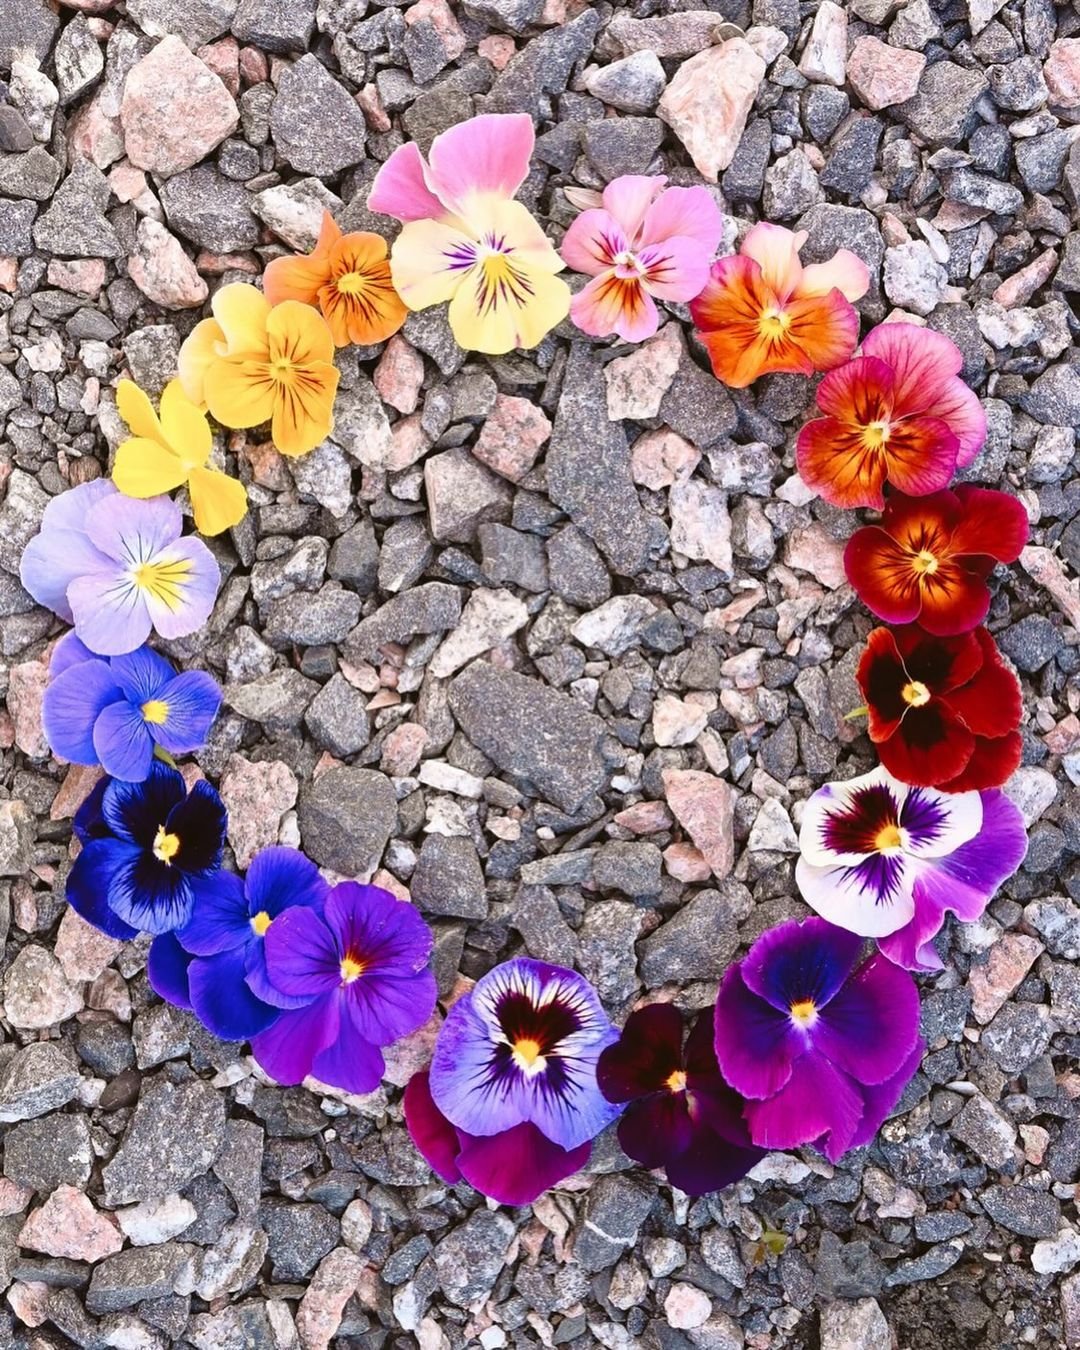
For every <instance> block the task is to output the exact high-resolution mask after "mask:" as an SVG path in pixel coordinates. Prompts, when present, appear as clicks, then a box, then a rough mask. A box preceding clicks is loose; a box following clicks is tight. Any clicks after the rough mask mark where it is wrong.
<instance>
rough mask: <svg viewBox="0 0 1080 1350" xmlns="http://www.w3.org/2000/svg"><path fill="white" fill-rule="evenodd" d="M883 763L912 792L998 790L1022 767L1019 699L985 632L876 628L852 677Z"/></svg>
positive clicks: (1014, 683) (1010, 674)
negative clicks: (936, 632) (937, 632)
mask: <svg viewBox="0 0 1080 1350" xmlns="http://www.w3.org/2000/svg"><path fill="white" fill-rule="evenodd" d="M856 678H857V679H858V682H859V686H860V688H861V689H862V692H863V697H864V698H865V699H866V706H867V710H868V714H869V727H868V730H869V733H870V739H871V740H872V741H873V742H874V744H875V745H876V746H877V751H878V755H879V756H880V758H881V762H882V764H884V765H885V767H886V768H887V769H888V770H889V772H890V773H891V774H893V775H894V776H895V777H896V778H899V779H900V780H901V782H904V783H910V784H911V785H912V786H913V787H936V788H941V789H942V791H944V792H969V791H972V790H979V791H981V790H982V789H984V788H992V787H1000V786H1001V784H1002V783H1004V782H1005V780H1006V779H1007V778H1008V777H1009V776H1010V775H1011V774H1012V773H1013V772H1014V771H1015V770H1016V769H1017V768H1018V767H1019V764H1020V750H1021V741H1020V733H1019V730H1018V728H1019V725H1020V719H1021V717H1022V715H1023V697H1022V695H1021V692H1020V684H1019V681H1018V680H1017V678H1016V676H1015V675H1014V674H1013V672H1012V671H1011V670H1010V669H1009V667H1008V666H1007V665H1006V664H1005V662H1004V661H1003V660H1002V657H1001V653H1000V652H999V651H998V649H997V644H996V643H995V642H994V639H993V638H992V637H991V636H990V634H989V633H988V632H987V631H986V629H985V628H976V629H975V630H974V631H973V632H971V633H962V634H960V635H959V636H958V637H932V636H930V635H929V634H927V633H924V632H923V631H922V630H921V629H920V628H918V627H916V626H915V625H914V624H908V625H905V626H903V627H900V628H896V629H888V628H875V629H874V631H873V632H872V633H871V634H870V636H869V638H868V639H867V644H866V651H865V652H864V653H863V656H862V659H861V661H860V662H859V667H858V670H857V672H856Z"/></svg>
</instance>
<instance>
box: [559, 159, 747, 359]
mask: <svg viewBox="0 0 1080 1350" xmlns="http://www.w3.org/2000/svg"><path fill="white" fill-rule="evenodd" d="M666 182H667V179H666V178H665V177H664V176H663V175H662V174H661V175H659V176H657V177H645V176H643V175H638V174H627V175H625V176H624V177H622V178H616V179H615V180H614V182H611V183H609V184H608V185H607V187H606V188H605V189H604V196H603V205H602V206H601V207H598V208H596V209H593V210H589V211H582V213H581V215H580V216H578V218H577V220H575V221H574V223H573V224H572V225H571V226H570V228H569V229H568V230H567V232H566V237H565V238H564V239H563V244H562V249H561V250H560V251H561V253H562V257H563V261H564V262H565V263H566V264H567V265H568V266H569V267H572V268H574V270H575V271H578V272H584V273H585V274H586V275H587V276H590V277H592V278H593V279H592V281H590V282H589V284H588V285H587V286H586V287H585V289H584V290H583V291H581V292H580V293H579V294H578V295H575V296H574V298H573V300H572V301H571V302H570V317H571V318H572V319H573V320H574V322H575V323H576V324H577V326H578V327H579V328H580V329H581V330H582V332H584V333H591V334H592V336H593V337H606V336H607V335H608V334H609V333H617V334H618V335H619V337H621V338H625V339H626V341H627V342H640V341H641V340H642V339H643V338H647V337H652V335H653V334H654V333H655V332H656V330H657V328H658V327H659V325H660V316H659V314H658V313H657V312H656V305H655V304H654V302H653V297H654V296H655V297H656V299H657V300H681V301H687V300H693V299H694V297H695V296H697V295H699V294H700V293H701V290H702V288H703V287H704V285H705V283H706V282H707V281H708V279H709V267H710V265H711V263H712V260H713V255H714V254H715V253H716V249H717V245H718V244H719V243H720V235H721V233H722V232H723V228H724V222H723V218H722V216H721V215H720V210H719V207H717V205H716V203H715V202H714V201H713V199H712V197H711V196H710V195H709V193H708V190H707V189H706V188H703V187H692V188H679V187H673V188H665V186H664V184H665V183H666Z"/></svg>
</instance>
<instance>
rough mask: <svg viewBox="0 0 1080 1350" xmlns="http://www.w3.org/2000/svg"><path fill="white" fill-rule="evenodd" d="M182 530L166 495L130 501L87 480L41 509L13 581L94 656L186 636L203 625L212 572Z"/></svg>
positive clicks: (214, 578) (213, 591)
mask: <svg viewBox="0 0 1080 1350" xmlns="http://www.w3.org/2000/svg"><path fill="white" fill-rule="evenodd" d="M183 527H184V521H183V517H182V516H181V514H180V508H179V507H178V506H177V505H176V504H175V502H171V501H169V499H168V498H167V497H152V498H150V499H149V500H148V501H135V500H133V499H132V498H130V497H124V496H121V494H120V493H119V492H117V490H116V488H115V487H113V485H112V483H108V482H105V481H103V480H101V479H95V480H94V481H93V482H91V483H83V484H82V485H81V486H79V487H75V488H71V489H70V490H69V491H67V492H62V493H60V495H59V496H57V497H54V498H53V499H52V501H50V502H49V504H48V506H46V508H45V513H44V515H43V516H42V518H41V532H40V533H39V534H37V535H35V537H34V538H33V539H31V540H30V542H29V543H28V544H27V546H26V548H25V549H24V550H23V555H22V559H21V561H20V563H19V575H20V577H21V578H22V584H23V585H24V586H25V587H26V589H27V590H28V591H29V592H30V594H31V595H32V596H33V597H34V599H35V600H36V601H37V602H38V604H39V605H44V606H45V608H46V609H51V610H52V611H53V613H54V614H58V615H59V616H60V618H61V619H65V620H66V621H67V622H68V623H71V624H74V626H75V632H76V633H77V634H78V637H79V639H80V640H81V641H82V642H83V643H85V645H86V646H87V647H88V648H89V649H90V651H92V652H94V653H96V654H97V655H99V656H122V655H124V653H126V652H133V651H134V650H135V648H136V647H139V646H141V645H142V644H143V643H144V642H145V641H146V639H147V638H148V637H149V636H150V633H151V631H153V630H155V629H156V630H157V632H159V633H160V634H161V636H162V637H164V638H178V637H187V635H188V634H189V633H194V632H195V631H196V630H197V629H199V628H201V627H202V626H203V624H204V623H205V622H206V621H207V619H208V618H209V617H210V611H211V610H212V609H213V607H214V600H215V598H216V596H217V590H218V586H219V585H220V582H221V573H220V571H219V570H218V565H217V563H216V561H215V560H214V555H213V554H212V553H211V552H210V550H209V549H208V548H207V547H206V545H205V544H204V543H203V542H202V540H201V539H196V538H194V537H193V536H190V535H189V536H187V537H182V535H181V531H182V530H183Z"/></svg>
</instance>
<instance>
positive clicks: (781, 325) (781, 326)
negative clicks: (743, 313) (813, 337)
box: [758, 305, 791, 342]
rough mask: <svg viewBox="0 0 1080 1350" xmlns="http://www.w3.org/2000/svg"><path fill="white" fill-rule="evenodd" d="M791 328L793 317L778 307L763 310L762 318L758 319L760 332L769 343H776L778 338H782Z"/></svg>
mask: <svg viewBox="0 0 1080 1350" xmlns="http://www.w3.org/2000/svg"><path fill="white" fill-rule="evenodd" d="M790 327H791V316H790V315H789V314H788V313H787V311H786V310H783V309H780V308H779V306H776V305H773V306H771V307H770V308H769V309H766V310H763V311H762V314H761V318H760V319H758V332H759V333H760V334H761V336H762V337H763V338H766V339H768V340H769V341H773V342H775V341H776V340H777V339H778V338H782V337H783V336H784V334H785V333H786V332H787V330H788V329H789V328H790Z"/></svg>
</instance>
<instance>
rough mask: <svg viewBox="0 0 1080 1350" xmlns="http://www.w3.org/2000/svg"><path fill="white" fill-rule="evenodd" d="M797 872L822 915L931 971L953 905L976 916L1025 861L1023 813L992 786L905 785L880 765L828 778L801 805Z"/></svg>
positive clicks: (903, 961) (901, 960) (964, 915)
mask: <svg viewBox="0 0 1080 1350" xmlns="http://www.w3.org/2000/svg"><path fill="white" fill-rule="evenodd" d="M799 846H800V849H801V855H802V856H801V857H800V858H799V862H798V864H797V867H796V872H795V878H796V881H797V882H798V885H799V889H800V891H801V892H802V895H803V898H804V899H805V900H806V903H807V904H808V905H810V907H811V908H812V909H815V910H816V911H817V912H818V913H819V914H820V915H821V916H822V918H824V919H827V920H828V921H829V922H830V923H833V924H836V925H837V926H838V927H840V928H846V929H847V930H848V931H849V932H852V933H857V934H859V935H861V936H863V937H873V938H876V939H877V941H878V946H879V947H880V948H881V950H882V952H883V953H884V954H885V955H886V956H887V957H888V958H889V959H890V960H891V961H895V962H896V963H897V964H898V965H901V966H904V967H906V968H908V969H911V970H939V969H940V968H941V958H940V957H939V956H938V954H937V952H936V951H935V950H934V946H933V938H934V937H935V935H936V934H937V933H938V931H939V930H940V929H941V926H942V924H943V923H944V922H945V914H946V912H947V911H951V912H952V913H954V914H956V915H957V917H958V918H960V919H961V920H963V921H965V922H970V921H972V920H974V919H977V918H979V916H980V915H981V914H982V912H983V910H984V909H985V908H986V906H987V904H988V903H989V902H990V900H991V898H992V897H993V895H994V893H995V891H996V890H997V888H998V887H999V886H1000V885H1001V883H1002V882H1003V881H1004V880H1005V878H1006V877H1009V876H1011V875H1012V873H1013V872H1015V871H1016V869H1017V868H1018V867H1019V866H1020V864H1021V862H1023V859H1024V854H1025V852H1026V850H1027V837H1026V834H1025V831H1024V821H1023V817H1022V816H1021V814H1020V812H1019V811H1018V810H1017V808H1016V807H1015V806H1014V805H1013V804H1012V802H1010V801H1009V799H1008V798H1007V797H1006V796H1005V794H1004V793H1003V792H1001V791H1000V789H998V788H992V789H989V790H986V791H983V792H953V793H949V792H939V791H937V790H936V789H935V788H917V787H909V786H908V785H907V784H906V783H901V782H900V781H899V780H898V779H896V778H893V777H892V775H891V774H890V773H889V772H888V771H887V770H886V769H884V768H878V769H875V770H874V771H873V772H872V773H868V774H864V775H863V776H862V777H861V778H853V779H851V780H850V781H849V782H846V783H828V784H826V786H825V787H823V788H821V789H820V790H819V791H817V792H815V793H814V795H813V797H811V798H810V800H809V802H808V803H807V805H806V811H805V814H804V816H803V822H802V830H801V832H800V835H799Z"/></svg>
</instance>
